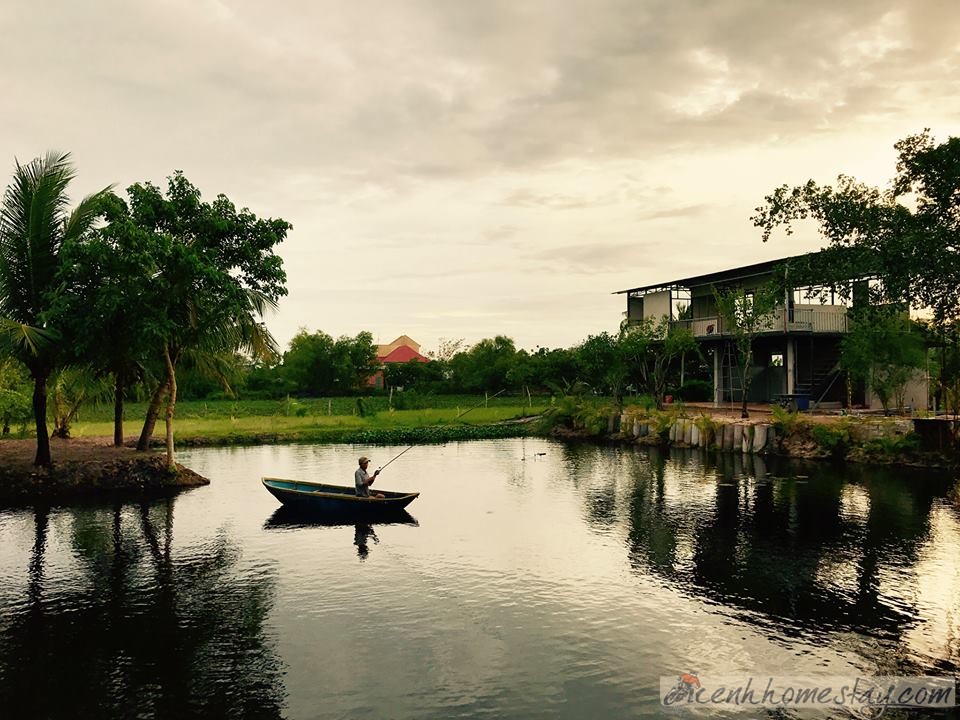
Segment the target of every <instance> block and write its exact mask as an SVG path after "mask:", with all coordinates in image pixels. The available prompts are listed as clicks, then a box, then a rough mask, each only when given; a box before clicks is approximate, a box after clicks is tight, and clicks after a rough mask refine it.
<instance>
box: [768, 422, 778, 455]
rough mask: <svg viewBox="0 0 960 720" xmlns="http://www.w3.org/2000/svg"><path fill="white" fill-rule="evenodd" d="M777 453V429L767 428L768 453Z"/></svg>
mask: <svg viewBox="0 0 960 720" xmlns="http://www.w3.org/2000/svg"><path fill="white" fill-rule="evenodd" d="M776 451H777V429H776V428H775V427H774V426H773V425H771V426H770V427H769V428H767V447H766V452H768V453H775V452H776Z"/></svg>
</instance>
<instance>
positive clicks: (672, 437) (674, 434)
mask: <svg viewBox="0 0 960 720" xmlns="http://www.w3.org/2000/svg"><path fill="white" fill-rule="evenodd" d="M669 438H670V443H671V444H673V443H675V442H676V441H677V423H673V425H671V426H670V434H669Z"/></svg>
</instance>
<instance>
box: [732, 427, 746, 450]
mask: <svg viewBox="0 0 960 720" xmlns="http://www.w3.org/2000/svg"><path fill="white" fill-rule="evenodd" d="M742 447H743V425H734V426H733V443H732V444H731V447H730V449H731V450H736V451H737V452H739V451H740V449H741V448H742Z"/></svg>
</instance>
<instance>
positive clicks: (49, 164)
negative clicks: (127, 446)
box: [0, 153, 105, 465]
mask: <svg viewBox="0 0 960 720" xmlns="http://www.w3.org/2000/svg"><path fill="white" fill-rule="evenodd" d="M73 178H74V171H73V166H72V165H71V163H70V156H69V155H68V154H58V153H49V154H47V155H46V156H45V157H43V158H37V159H36V160H33V161H32V162H30V163H28V164H27V165H21V164H20V163H19V162H18V163H17V164H16V169H15V170H14V174H13V179H12V180H11V183H10V185H8V186H7V189H6V192H5V193H4V196H3V203H2V207H0V346H2V347H0V350H4V351H5V353H10V354H13V355H14V356H15V357H16V358H17V359H18V360H20V362H22V363H23V364H24V365H25V366H26V367H27V369H28V370H29V372H30V375H31V377H32V378H33V379H34V381H35V386H36V387H37V388H42V386H43V385H45V384H46V381H47V378H49V377H50V373H52V372H53V370H54V369H55V368H56V367H57V365H58V363H59V362H60V360H59V355H60V353H61V352H62V350H63V349H64V347H66V346H67V345H68V342H67V341H68V340H69V338H66V339H65V338H64V336H63V323H62V322H61V318H59V317H57V314H56V312H55V308H56V305H57V298H58V296H59V295H60V294H61V293H62V292H63V287H62V283H61V282H60V280H59V279H58V274H59V271H60V269H61V265H62V258H61V250H62V248H63V247H64V245H65V244H68V243H70V242H75V241H80V240H82V239H83V238H84V237H85V236H87V235H88V234H89V233H90V230H91V228H92V227H93V224H94V221H95V220H96V218H97V215H98V213H99V203H100V197H101V195H102V192H105V191H102V192H101V193H98V194H96V195H91V196H89V197H86V198H84V199H83V200H82V201H81V202H80V203H79V204H78V205H77V207H76V208H74V210H73V211H72V212H67V205H68V204H69V199H68V197H67V187H68V185H69V184H70V182H71V181H72V180H73ZM45 403H46V396H45V395H44V394H42V393H38V394H37V405H36V406H35V417H34V420H35V423H36V431H37V455H36V464H37V465H49V464H50V462H51V458H50V445H49V440H48V435H47V426H46V406H45Z"/></svg>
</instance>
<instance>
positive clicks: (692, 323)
mask: <svg viewBox="0 0 960 720" xmlns="http://www.w3.org/2000/svg"><path fill="white" fill-rule="evenodd" d="M792 315H793V318H792V320H788V318H787V317H786V311H784V309H783V308H780V309H778V310H775V311H774V312H772V313H770V315H769V316H768V317H767V319H766V322H765V323H764V329H763V330H761V333H762V334H771V333H823V334H827V335H839V334H842V333H845V332H847V308H845V307H843V306H839V305H797V306H795V307H794V308H793V313H792ZM673 324H674V326H677V327H686V328H689V329H690V330H691V331H692V332H693V335H694V337H696V338H709V337H722V336H724V335H729V332H728V331H727V329H726V328H725V327H724V325H725V324H726V322H725V321H724V320H723V318H720V317H703V318H694V319H692V320H676V321H674V323H673Z"/></svg>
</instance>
